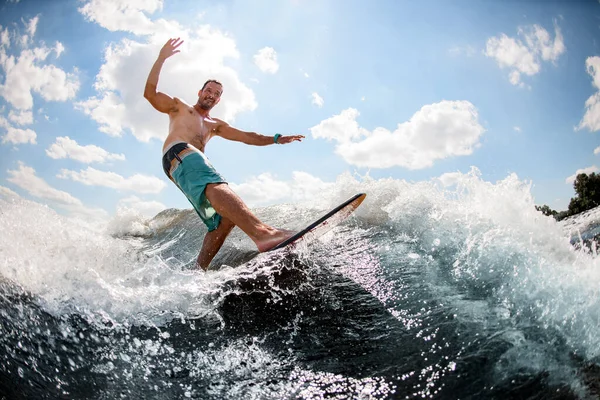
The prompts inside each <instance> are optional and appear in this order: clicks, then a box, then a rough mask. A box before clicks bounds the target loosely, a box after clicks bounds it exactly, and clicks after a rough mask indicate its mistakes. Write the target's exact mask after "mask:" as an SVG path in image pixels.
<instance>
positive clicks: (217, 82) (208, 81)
mask: <svg viewBox="0 0 600 400" xmlns="http://www.w3.org/2000/svg"><path fill="white" fill-rule="evenodd" d="M211 82H212V83H216V84H217V85H219V86H221V87H223V84H222V83H221V82H219V81H218V80H216V79H209V80H207V81H206V82H204V85H202V89H200V91H202V90H204V88H205V87H206V85H208V84H209V83H211ZM221 93H223V91H222V90H221Z"/></svg>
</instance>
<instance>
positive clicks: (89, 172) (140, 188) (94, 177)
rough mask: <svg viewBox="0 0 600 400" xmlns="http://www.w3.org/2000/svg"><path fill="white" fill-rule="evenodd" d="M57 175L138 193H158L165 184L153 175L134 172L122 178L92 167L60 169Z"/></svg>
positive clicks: (93, 184) (89, 183) (87, 183)
mask: <svg viewBox="0 0 600 400" xmlns="http://www.w3.org/2000/svg"><path fill="white" fill-rule="evenodd" d="M57 177H59V178H62V179H71V180H73V181H76V182H80V183H83V184H84V185H88V186H104V187H108V188H112V189H117V190H130V191H133V192H138V193H159V192H160V191H161V190H163V189H164V188H165V186H166V183H165V182H164V181H163V180H161V179H159V178H157V177H155V176H148V175H142V174H135V175H133V176H131V177H129V178H124V177H122V176H121V175H119V174H116V173H114V172H109V171H100V170H97V169H95V168H92V167H88V168H87V169H85V170H81V171H79V172H76V171H71V170H68V169H61V170H60V174H58V175H57Z"/></svg>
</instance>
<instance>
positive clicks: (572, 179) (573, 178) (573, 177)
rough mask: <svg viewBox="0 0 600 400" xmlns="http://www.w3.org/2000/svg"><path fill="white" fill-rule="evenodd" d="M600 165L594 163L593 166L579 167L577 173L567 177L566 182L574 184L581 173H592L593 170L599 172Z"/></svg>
mask: <svg viewBox="0 0 600 400" xmlns="http://www.w3.org/2000/svg"><path fill="white" fill-rule="evenodd" d="M598 171H599V170H598V167H596V166H595V165H592V166H591V167H587V168H582V169H578V170H577V171H576V172H575V174H573V175H571V176H569V177H568V178H567V179H565V182H566V183H569V184H573V183H574V182H575V179H576V178H577V175H579V174H591V173H592V172H598Z"/></svg>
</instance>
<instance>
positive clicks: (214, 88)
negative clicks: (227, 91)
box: [198, 82, 223, 110]
mask: <svg viewBox="0 0 600 400" xmlns="http://www.w3.org/2000/svg"><path fill="white" fill-rule="evenodd" d="M222 92H223V87H221V85H219V84H218V83H214V82H209V83H208V84H206V86H205V87H204V89H203V90H201V91H200V92H198V103H199V105H200V108H202V109H203V110H210V109H211V108H213V107H214V106H216V105H217V103H218V102H219V100H221V93H222Z"/></svg>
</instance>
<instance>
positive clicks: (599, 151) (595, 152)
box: [594, 146, 600, 155]
mask: <svg viewBox="0 0 600 400" xmlns="http://www.w3.org/2000/svg"><path fill="white" fill-rule="evenodd" d="M594 154H595V155H598V154H600V146H598V147H596V148H595V149H594Z"/></svg>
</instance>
